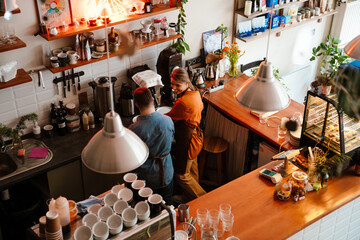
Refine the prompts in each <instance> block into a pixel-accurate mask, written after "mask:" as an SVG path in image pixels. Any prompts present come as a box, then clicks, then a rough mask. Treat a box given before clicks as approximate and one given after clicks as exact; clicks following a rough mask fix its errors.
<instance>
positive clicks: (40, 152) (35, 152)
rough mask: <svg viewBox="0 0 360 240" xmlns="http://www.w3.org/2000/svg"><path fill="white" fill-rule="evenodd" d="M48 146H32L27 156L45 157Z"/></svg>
mask: <svg viewBox="0 0 360 240" xmlns="http://www.w3.org/2000/svg"><path fill="white" fill-rule="evenodd" d="M48 151H49V148H48V147H46V148H33V149H31V152H30V154H29V158H46V155H47V153H48Z"/></svg>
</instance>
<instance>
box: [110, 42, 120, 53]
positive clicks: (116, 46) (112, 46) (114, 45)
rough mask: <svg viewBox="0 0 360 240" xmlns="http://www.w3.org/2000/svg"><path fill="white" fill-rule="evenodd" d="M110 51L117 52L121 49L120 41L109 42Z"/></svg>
mask: <svg viewBox="0 0 360 240" xmlns="http://www.w3.org/2000/svg"><path fill="white" fill-rule="evenodd" d="M109 51H110V52H117V51H119V43H118V42H111V43H109Z"/></svg>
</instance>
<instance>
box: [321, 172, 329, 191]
mask: <svg viewBox="0 0 360 240" xmlns="http://www.w3.org/2000/svg"><path fill="white" fill-rule="evenodd" d="M328 183H329V174H328V173H327V172H321V187H322V188H327V187H328Z"/></svg>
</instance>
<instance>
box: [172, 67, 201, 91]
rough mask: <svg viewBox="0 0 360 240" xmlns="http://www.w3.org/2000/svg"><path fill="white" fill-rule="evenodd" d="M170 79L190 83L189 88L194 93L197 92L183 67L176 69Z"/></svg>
mask: <svg viewBox="0 0 360 240" xmlns="http://www.w3.org/2000/svg"><path fill="white" fill-rule="evenodd" d="M170 77H171V78H172V79H174V80H175V81H176V82H179V83H189V88H190V89H191V90H193V91H196V88H195V87H194V86H193V85H192V84H191V81H190V78H189V74H188V73H187V71H186V70H185V69H184V68H182V67H178V68H175V69H174V70H173V71H172V73H171V75H170Z"/></svg>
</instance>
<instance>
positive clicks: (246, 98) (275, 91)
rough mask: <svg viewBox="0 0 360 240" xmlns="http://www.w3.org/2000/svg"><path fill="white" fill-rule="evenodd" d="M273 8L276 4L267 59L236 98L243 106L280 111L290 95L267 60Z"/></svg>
mask: <svg viewBox="0 0 360 240" xmlns="http://www.w3.org/2000/svg"><path fill="white" fill-rule="evenodd" d="M273 8H274V4H273V6H272V7H271V14H270V22H269V24H270V26H269V27H270V29H269V36H268V41H267V50H266V59H265V60H264V61H263V62H262V63H261V64H260V66H259V69H258V71H257V73H256V74H255V75H254V76H252V77H250V78H249V79H248V80H247V81H246V82H245V83H244V84H243V85H241V87H240V88H239V89H238V90H237V91H236V92H235V98H236V100H237V101H238V102H239V103H240V104H241V105H242V106H244V107H246V108H249V109H251V110H253V111H258V112H272V111H279V110H281V109H284V108H286V107H287V106H289V104H290V97H289V95H288V94H287V92H286V90H285V89H284V88H283V87H282V86H281V85H280V83H279V82H278V81H277V80H276V79H275V78H274V74H273V69H272V66H271V63H270V62H269V61H268V60H267V59H268V53H269V42H270V32H271V28H272V13H273Z"/></svg>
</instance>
